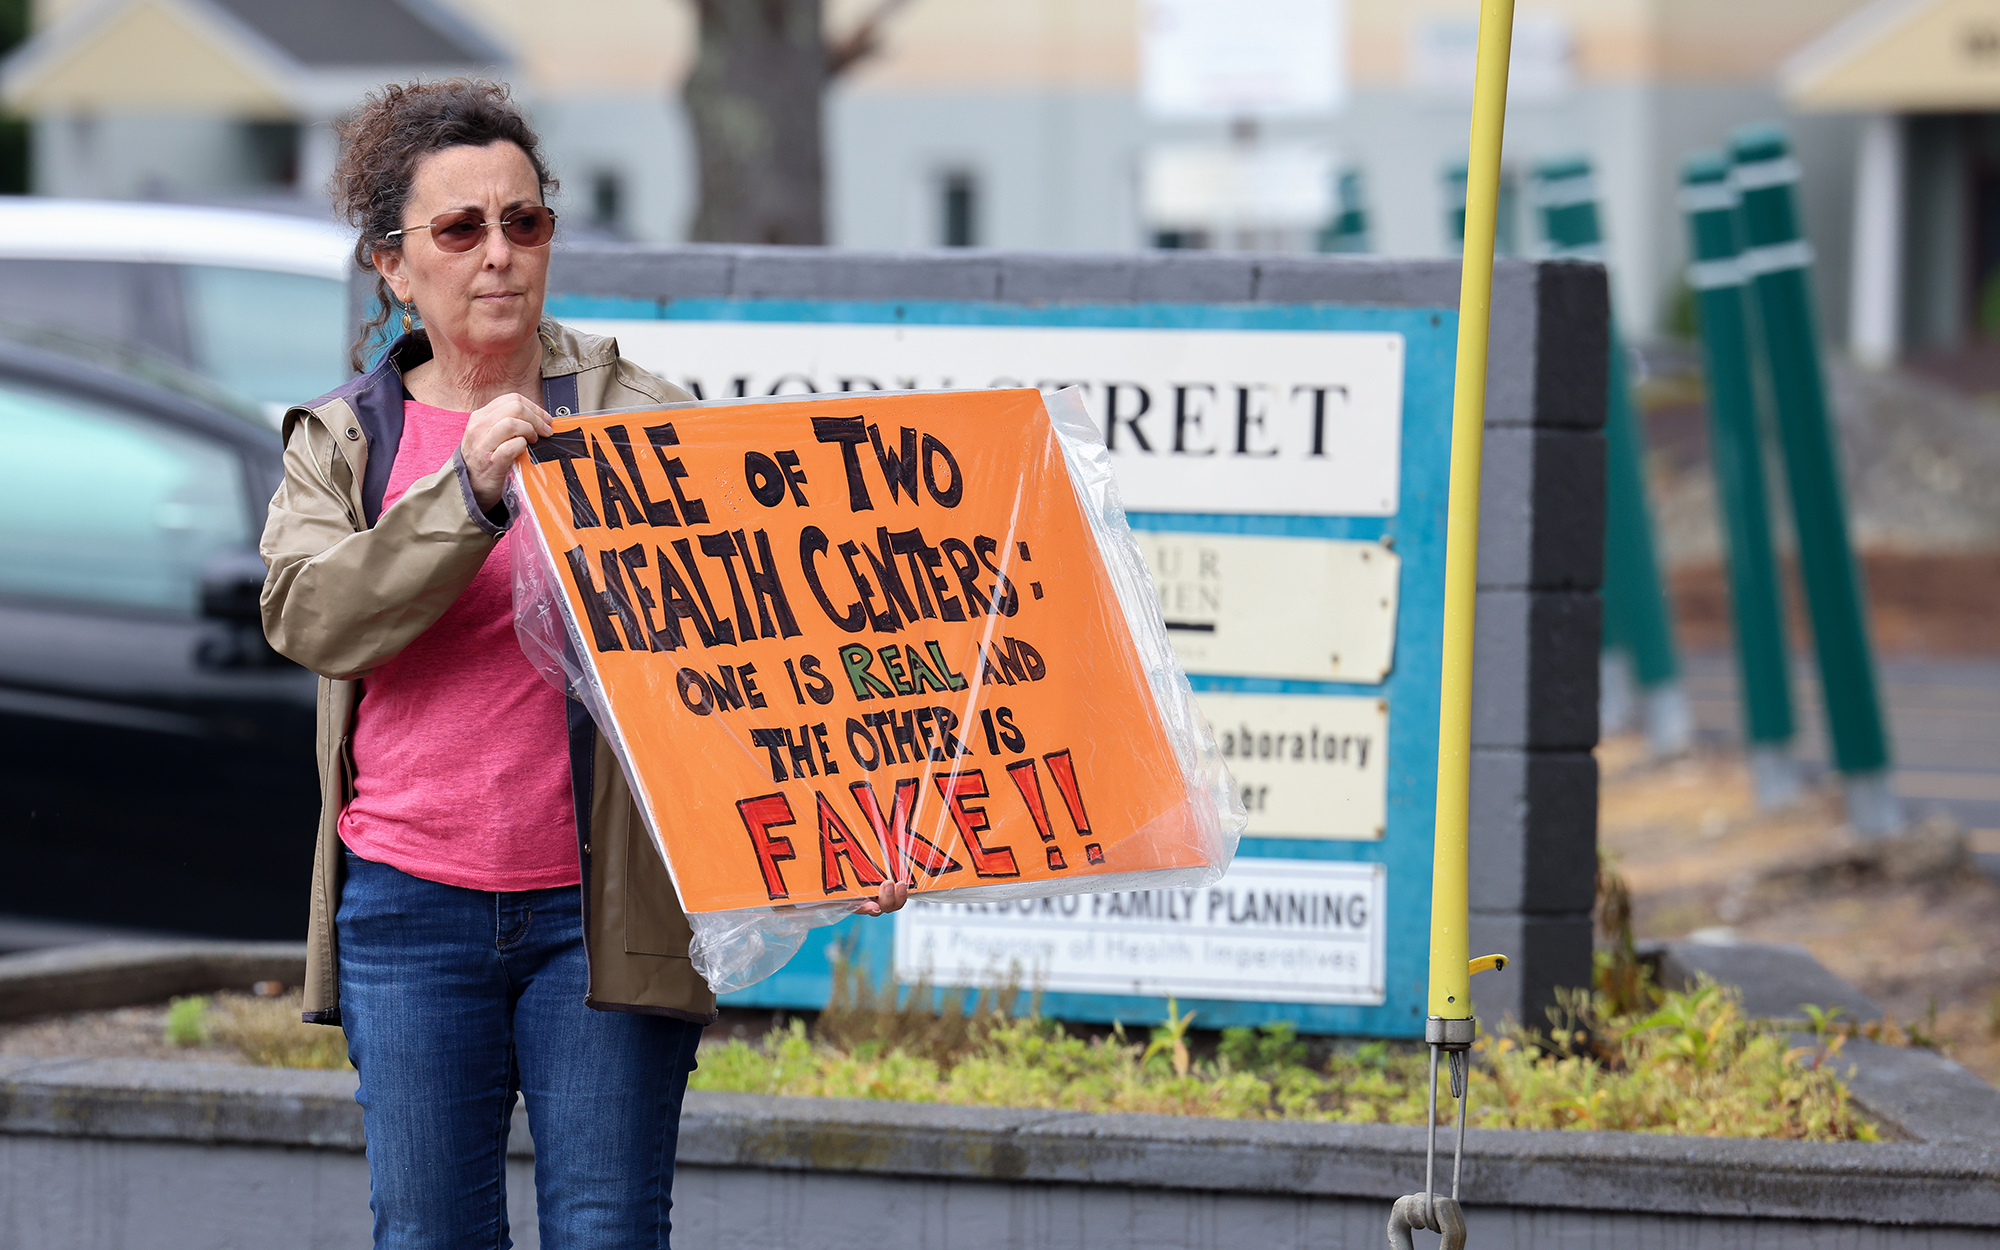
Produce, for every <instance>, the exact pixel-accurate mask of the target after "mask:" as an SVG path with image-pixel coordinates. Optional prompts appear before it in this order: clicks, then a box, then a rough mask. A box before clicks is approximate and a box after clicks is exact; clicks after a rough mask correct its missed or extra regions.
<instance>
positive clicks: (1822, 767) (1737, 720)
mask: <svg viewBox="0 0 2000 1250" xmlns="http://www.w3.org/2000/svg"><path fill="white" fill-rule="evenodd" d="M1878 663H1879V665H1880V668H1879V673H1880V677H1881V681H1882V696H1883V699H1884V700H1885V701H1886V702H1887V703H1888V706H1889V734H1890V750H1891V752H1892V756H1893V759H1894V761H1895V769H1896V771H1895V781H1894V787H1895V791H1896V793H1897V794H1898V795H1900V796H1901V797H1902V799H1903V802H1904V804H1905V808H1906V810H1907V812H1908V814H1909V815H1910V817H1911V818H1912V819H1915V820H1921V819H1923V818H1924V817H1925V816H1927V815H1929V814H1931V813H1932V812H1936V811H1943V812H1948V813H1950V814H1951V815H1952V816H1953V817H1954V818H1956V819H1957V821H1958V822H1959V823H1960V824H1961V825H1963V826H1965V827H1966V828H1967V829H1971V830H1974V831H1975V833H1974V837H1973V848H1974V850H1975V852H1976V853H1978V854H1979V855H1980V858H1981V861H1982V865H1983V866H1984V867H1986V868H1987V870H1988V871H1989V872H1994V873H1996V874H2000V657H1988V656H1978V657H1963V658H1949V659H1943V658H1932V657H1909V656H1889V657H1884V658H1882V659H1881V660H1879V661H1878ZM1683 669H1684V671H1685V681H1686V684H1687V692H1688V699H1689V702H1690V703H1691V704H1692V705H1693V710H1694V717H1695V724H1696V726H1697V728H1698V731H1699V733H1700V735H1701V737H1702V739H1703V740H1704V741H1707V742H1711V743H1715V744H1717V745H1722V744H1729V745H1734V744H1737V743H1740V742H1741V741H1742V738H1743V728H1742V726H1743V719H1742V712H1741V711H1740V710H1739V708H1738V705H1737V694H1736V690H1737V682H1736V664H1735V660H1734V659H1733V658H1732V657H1731V656H1730V655H1728V654H1727V653H1726V652H1704V653H1697V654H1692V655H1687V656H1684V657H1683ZM1792 696H1793V698H1794V700H1795V701H1796V706H1795V709H1794V711H1795V714H1796V718H1797V722H1798V727H1799V734H1798V738H1797V739H1796V741H1795V743H1794V754H1795V755H1796V756H1797V758H1798V759H1799V761H1800V762H1801V763H1802V764H1804V765H1805V768H1806V771H1807V775H1808V776H1818V775H1820V774H1821V773H1824V772H1825V771H1826V769H1827V767H1828V763H1827V749H1826V721H1825V714H1824V713H1823V712H1822V711H1821V709H1820V697H1819V679H1818V675H1817V673H1816V672H1815V671H1814V668H1813V665H1812V662H1811V661H1810V660H1809V659H1807V660H1801V661H1800V663H1799V665H1798V667H1797V670H1796V675H1795V677H1794V679H1793V682H1792Z"/></svg>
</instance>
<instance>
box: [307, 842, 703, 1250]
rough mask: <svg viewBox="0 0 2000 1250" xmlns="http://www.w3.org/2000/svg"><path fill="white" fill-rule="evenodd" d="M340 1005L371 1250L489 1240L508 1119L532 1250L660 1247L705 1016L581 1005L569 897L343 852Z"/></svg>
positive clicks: (501, 1186) (491, 1249) (579, 930)
mask: <svg viewBox="0 0 2000 1250" xmlns="http://www.w3.org/2000/svg"><path fill="white" fill-rule="evenodd" d="M346 862H347V883H346V885H345V886H344V887H343V888H342V890H341V895H340V910H339V912H338V913H337V915H336V918H335V924H336V926H337V934H338V938H339V943H340V1016H341V1021H342V1024H343V1026H344V1028H345V1029H346V1031H347V1045H348V1051H349V1054H350V1055H351V1056H352V1058H353V1060H354V1065H355V1067H357V1068H358V1069H360V1072H361V1088H360V1091H359V1092H358V1093H357V1094H356V1095H355V1097H356V1099H357V1101H359V1102H360V1103H361V1108H362V1121H363V1124H364V1126H365V1128H366V1130H367V1134H368V1179H369V1186H370V1189H371V1191H372V1194H371V1197H370V1200H369V1206H370V1208H371V1209H372V1210H373V1211H374V1213H375V1244H376V1246H378V1247H383V1248H385V1250H389V1248H393V1250H416V1248H418V1247H421V1248H423V1250H444V1248H446V1247H451V1248H453V1250H457V1248H458V1247H467V1248H470V1247H479V1248H480V1250H495V1248H498V1250H505V1248H506V1247H508V1246H510V1245H512V1244H513V1243H512V1241H511V1240H510V1238H509V1236H508V1230H507V1176H506V1163H507V1131H508V1122H509V1120H510V1118H511V1117H512V1115H513V1111H514V1096H515V1094H516V1092H517V1091H518V1092H519V1093H520V1094H521V1095H523V1096H524V1097H525V1099H526V1101H527V1110H528V1121H529V1124H530V1126H531V1127H532V1129H533V1132H534V1137H535V1200H536V1206H537V1213H538V1216H539V1222H540V1224H541V1234H542V1245H543V1247H544V1248H545V1250H580V1248H582V1247H589V1250H626V1248H628V1247H629V1248H630V1250H640V1248H641V1247H644V1248H645V1250H655V1248H657V1250H665V1248H666V1246H667V1236H668V1227H669V1225H668V1219H667V1213H668V1209H669V1208H670V1207H671V1206H672V1205H673V1200H672V1192H673V1182H674V1146H675V1143H676V1141H677V1140H678V1138H679V1135H680V1116H681V1095H682V1094H683V1093H684V1092H685V1091H686V1089H687V1080H688V1074H689V1073H690V1072H692V1071H693V1070H694V1066H695V1045H696V1043H697V1042H699V1040H700V1038H701V1026H700V1025H698V1024H692V1023H689V1022H687V1021H684V1020H675V1019H671V1018H668V1017H665V1016H647V1015H634V1014H626V1013H621V1012H609V1011H594V1010H592V1009H591V1008H589V1007H586V1006H585V1005H584V1001H583V1000H584V991H585V987H586V983H587V974H586V969H585V965H584V951H583V917H582V910H581V899H580V891H579V889H578V888H577V887H575V886H569V887H567V888H561V889H553V890H526V891H522V892H520V893H514V894H489V893H486V892H484V891H481V890H467V889H461V888H459V887H458V886H450V885H440V884H438V883H437V882H435V881H425V880H422V879H420V878H417V877H413V876H410V875H409V874H408V873H405V872H402V871H401V870H399V869H396V868H392V867H390V866H389V865H387V864H381V863H376V862H374V861H371V860H366V859H362V858H361V857H360V856H357V855H355V854H353V853H352V852H348V853H347V861H346Z"/></svg>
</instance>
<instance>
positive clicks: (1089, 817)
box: [514, 390, 1227, 926]
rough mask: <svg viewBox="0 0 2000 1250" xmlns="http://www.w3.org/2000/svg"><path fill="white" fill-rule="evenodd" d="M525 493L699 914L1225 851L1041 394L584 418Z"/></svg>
mask: <svg viewBox="0 0 2000 1250" xmlns="http://www.w3.org/2000/svg"><path fill="white" fill-rule="evenodd" d="M1086 428H1087V427H1086ZM1069 454H1070V457H1071V458H1072V459H1074V457H1075V456H1076V454H1077V453H1076V452H1075V450H1074V449H1073V448H1072V449H1071V451H1070V453H1069ZM1104 472H1105V475H1106V479H1107V480H1108V469H1106V470H1105V471H1104ZM514 490H515V493H516V500H517V506H519V507H520V508H521V509H522V510H523V511H524V512H525V514H526V517H527V519H529V520H530V521H531V522H532V524H531V525H530V526H529V527H528V530H529V533H530V534H531V535H532V536H533V538H534V539H536V540H537V541H533V542H530V543H527V544H518V543H517V547H519V548H525V549H526V550H527V551H529V552H530V553H531V554H530V555H528V556H526V557H524V558H526V559H529V560H531V561H532V562H533V563H534V565H535V567H537V568H538V569H539V570H540V575H541V577H542V579H543V580H541V581H539V582H535V581H534V579H533V578H532V577H531V578H529V579H527V580H528V581H529V582H531V583H533V584H534V585H535V586H537V587H539V590H538V591H534V592H531V593H539V595H540V596H541V597H542V599H543V600H545V601H548V602H552V603H553V604H555V605H556V606H557V607H558V608H559V612H557V613H554V614H550V616H551V617H555V616H559V618H560V619H561V621H562V623H563V629H562V636H561V637H560V638H554V639H549V640H547V641H546V643H545V645H546V648H547V650H548V653H549V655H551V656H555V655H557V653H558V652H559V653H560V662H561V666H562V668H563V670H564V673H565V675H566V677H567V679H568V681H569V682H570V683H571V684H572V685H573V686H574V687H576V688H577V689H578V690H579V692H580V693H581V694H583V695H584V697H585V698H586V701H587V702H589V703H590V705H591V708H592V711H593V714H594V715H596V717H597V719H598V723H599V724H600V725H601V726H602V727H603V728H604V729H605V731H606V734H607V736H608V737H609V738H610V739H611V740H612V742H613V744H614V746H615V747H616V748H617V750H618V752H619V755H620V759H621V762H622V763H623V765H624V767H625V770H626V776H627V778H628V780H629V781H630V782H631V784H632V786H633V790H634V793H635V794H636V795H637V796H638V798H639V801H640V804H641V806H642V808H643V809H644V811H645V812H646V813H647V815H648V818H649V820H650V822H651V825H652V829H653V832H654V836H655V837H656V839H657V840H658V843H659V845H660V848H661V850H662V853H663V854H664V855H665V857H666V860H667V863H668V865H669V867H670V868H671V870H672V874H673V878H674V881H675V885H676V887H677V889H678V890H679V892H680V896H681V901H682V904H683V906H684V907H685V908H686V909H687V910H688V912H689V913H690V914H691V915H695V916H696V918H697V924H698V926H699V916H698V915H697V914H698V913H707V912H722V911H735V910H740V909H746V908H764V909H771V908H777V907H796V906H799V905H812V904H837V903H849V904H851V903H853V902H854V901H856V900H858V899H863V898H869V897H872V896H873V895H874V894H875V892H876V889H877V887H878V886H879V885H880V884H881V882H882V881H883V880H884V879H885V878H886V877H895V878H898V879H902V880H907V881H910V882H912V883H913V885H914V888H915V889H917V890H919V891H943V890H957V889H961V888H967V887H988V886H1006V885H1013V886H1018V887H1020V889H1019V890H1018V891H1009V892H1010V893H1056V892H1069V891H1072V890H1085V889H1094V888H1104V886H1105V883H1106V879H1108V878H1111V877H1124V876H1125V875H1126V874H1134V873H1157V872H1160V871H1162V870H1212V871H1213V872H1219V871H1220V869H1221V867H1222V864H1221V863H1219V862H1218V860H1220V859H1226V856H1227V852H1226V851H1222V850H1219V844H1220V840H1221V836H1222V835H1221V834H1220V832H1219V830H1218V818H1217V817H1216V815H1215V813H1214V810H1213V805H1212V804H1210V805H1209V806H1208V807H1204V804H1203V802H1201V801H1199V800H1200V798H1201V796H1203V795H1204V794H1207V793H1209V792H1210V791H1211V790H1212V789H1213V781H1212V778H1209V779H1204V778H1202V777H1197V776H1195V775H1194V774H1195V773H1196V772H1198V771H1199V769H1198V768H1197V767H1196V764H1195V761H1196V758H1197V756H1198V755H1199V754H1200V752H1199V750H1198V749H1197V748H1195V747H1191V746H1190V745H1189V740H1188V739H1189V734H1190V729H1189V727H1188V723H1187V722H1188V721H1189V719H1190V718H1191V715H1192V714H1191V713H1190V712H1188V711H1186V708H1185V706H1184V704H1183V702H1181V701H1180V700H1181V697H1182V696H1183V695H1184V693H1185V689H1186V683H1185V680H1184V679H1183V678H1180V677H1179V674H1178V670H1177V669H1175V668H1174V667H1173V666H1172V661H1171V658H1170V653H1168V652H1166V650H1165V643H1164V635H1163V634H1162V635H1160V636H1159V639H1158V640H1157V645H1156V646H1155V645H1153V644H1152V643H1151V642H1149V639H1150V637H1151V635H1150V634H1148V633H1147V632H1146V631H1145V630H1141V631H1139V632H1138V633H1136V634H1135V630H1134V625H1133V619H1132V615H1131V613H1132V608H1131V606H1130V605H1131V604H1132V602H1133V601H1134V588H1133V586H1132V585H1131V584H1130V583H1131V580H1132V574H1131V572H1130V569H1131V568H1132V567H1134V566H1133V565H1128V564H1125V563H1124V556H1123V555H1122V553H1119V552H1116V551H1114V553H1113V555H1114V557H1115V558H1114V559H1112V560H1111V561H1109V562H1107V558H1106V552H1105V547H1104V543H1105V538H1104V533H1105V532H1106V525H1107V524H1108V522H1106V521H1105V520H1104V519H1103V518H1104V516H1105V515H1106V514H1107V513H1108V514H1109V515H1112V516H1116V512H1115V506H1114V507H1113V508H1111V509H1108V510H1107V509H1105V508H1104V507H1103V506H1102V504H1101V501H1100V502H1098V503H1093V502H1092V501H1091V500H1090V499H1089V498H1087V497H1086V494H1085V493H1084V492H1080V491H1079V489H1078V487H1077V485H1076V484H1075V482H1074V477H1073V467H1072V464H1071V463H1070V462H1069V461H1067V460H1066V458H1065V448H1064V446H1063V445H1062V440H1061V438H1059V436H1058V433H1057V430H1056V428H1055V427H1054V425H1052V422H1051V419H1050V415H1049V412H1048V410H1047V408H1046V407H1045V404H1044V399H1043V396H1042V395H1041V394H1040V393H1039V392H1037V391H1033V390H1009V391H976V392H956V393H931V394H905V395H880V394H854V395H837V396H827V397H823V398H821V397H815V398H809V399H797V400H771V401H752V402H741V403H722V404H699V405H677V406H674V407H671V408H664V409H660V410H657V411H649V412H630V411H628V412H621V413H613V414H605V415H597V416H587V417H581V418H573V419H568V418H566V419H564V420H562V421H560V422H559V423H558V428H557V432H556V433H555V434H554V435H553V436H550V437H547V438H544V439H542V440H541V441H540V442H539V443H537V444H536V445H535V446H534V447H532V448H531V449H530V450H529V451H528V452H527V453H525V454H524V455H523V457H522V459H521V461H520V463H519V464H518V465H517V469H516V479H515V483H514ZM1093 515H1095V516H1096V518H1097V519H1095V520H1093ZM1117 524H1118V525H1119V526H1121V527H1122V518H1118V520H1117ZM1117 537H1118V538H1119V539H1120V540H1121V541H1124V542H1125V543H1126V545H1127V546H1129V540H1128V539H1125V538H1124V536H1123V534H1122V533H1120V534H1119V535H1117ZM1137 558H1138V557H1137V553H1136V550H1134V551H1132V552H1131V553H1130V559H1131V560H1132V561H1136V560H1137ZM1121 570H1122V571H1121ZM1121 577H1122V578H1123V579H1124V581H1125V582H1126V583H1127V584H1125V585H1123V586H1122V587H1121V585H1120V579H1121ZM1138 578H1139V581H1138V583H1137V585H1138V587H1139V588H1140V589H1139V600H1140V602H1142V603H1143V594H1144V590H1143V588H1144V585H1145V583H1144V580H1143V578H1144V574H1143V569H1142V568H1141V571H1140V572H1139V574H1138ZM1121 590H1122V596H1123V597H1122V598H1121ZM521 593H522V592H519V591H517V598H518V597H519V595H520V594H521ZM520 610H521V609H520V607H519V606H518V605H517V612H518V611H520ZM1147 610H1148V611H1150V610H1151V609H1150V606H1149V605H1148V607H1147ZM1144 619H1145V621H1147V622H1149V623H1151V624H1156V623H1157V613H1156V612H1154V613H1152V615H1151V616H1149V617H1146V618H1144ZM526 638H527V635H526V633H524V641H525V640H526ZM530 650H531V653H532V651H533V650H534V647H533V646H531V647H530ZM1162 655H1167V656H1168V657H1169V658H1167V659H1166V660H1165V661H1164V662H1163V661H1162V659H1161V656H1162ZM1163 692H1164V693H1165V695H1166V696H1167V697H1166V699H1165V702H1164V704H1163V699H1162V694H1163ZM1216 775H1217V776H1219V773H1217V774H1216ZM1204 787H1207V789H1204ZM1072 883H1076V884H1072Z"/></svg>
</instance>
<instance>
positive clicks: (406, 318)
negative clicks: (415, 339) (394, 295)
mask: <svg viewBox="0 0 2000 1250" xmlns="http://www.w3.org/2000/svg"><path fill="white" fill-rule="evenodd" d="M411 307H412V305H410V304H407V303H406V304H404V305H403V333H405V334H408V333H409V332H410V327H411V325H412V322H411V320H410V309H411Z"/></svg>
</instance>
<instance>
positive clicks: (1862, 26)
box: [1780, 0, 2000, 112]
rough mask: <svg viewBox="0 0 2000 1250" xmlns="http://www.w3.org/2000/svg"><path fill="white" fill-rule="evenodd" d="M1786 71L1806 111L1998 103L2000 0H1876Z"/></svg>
mask: <svg viewBox="0 0 2000 1250" xmlns="http://www.w3.org/2000/svg"><path fill="white" fill-rule="evenodd" d="M1780 76H1781V78H1782V79H1783V81H1784V85H1785V93H1786V95H1787V96H1788V97H1790V99H1791V101H1792V102H1793V103H1794V104H1796V105H1798V106H1800V107H1802V108H1807V109H1828V110H1833V109H1868V110H1875V111H1891V112H1941V111H1955V110H1959V109H1993V108H2000V0H1876V2H1875V3H1873V4H1870V5H1867V6H1866V7H1864V8H1862V9H1860V10H1859V11H1858V12H1856V13H1854V14H1853V15H1852V16H1851V17H1849V18H1847V19H1846V20H1845V21H1842V22H1840V23H1838V24H1837V25H1835V26H1834V27H1833V28H1832V29H1831V30H1829V31H1827V32H1826V34H1824V35H1822V36H1820V37H1819V38H1818V39H1815V40H1814V41H1813V42H1812V43H1810V44H1807V45H1806V46H1805V47H1804V48H1802V49H1801V50H1800V51H1799V52H1798V53H1796V54H1795V55H1794V56H1792V57H1791V58H1790V59H1789V60H1787V61H1786V62H1785V65H1784V67H1783V69H1782V70H1781V71H1780Z"/></svg>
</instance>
